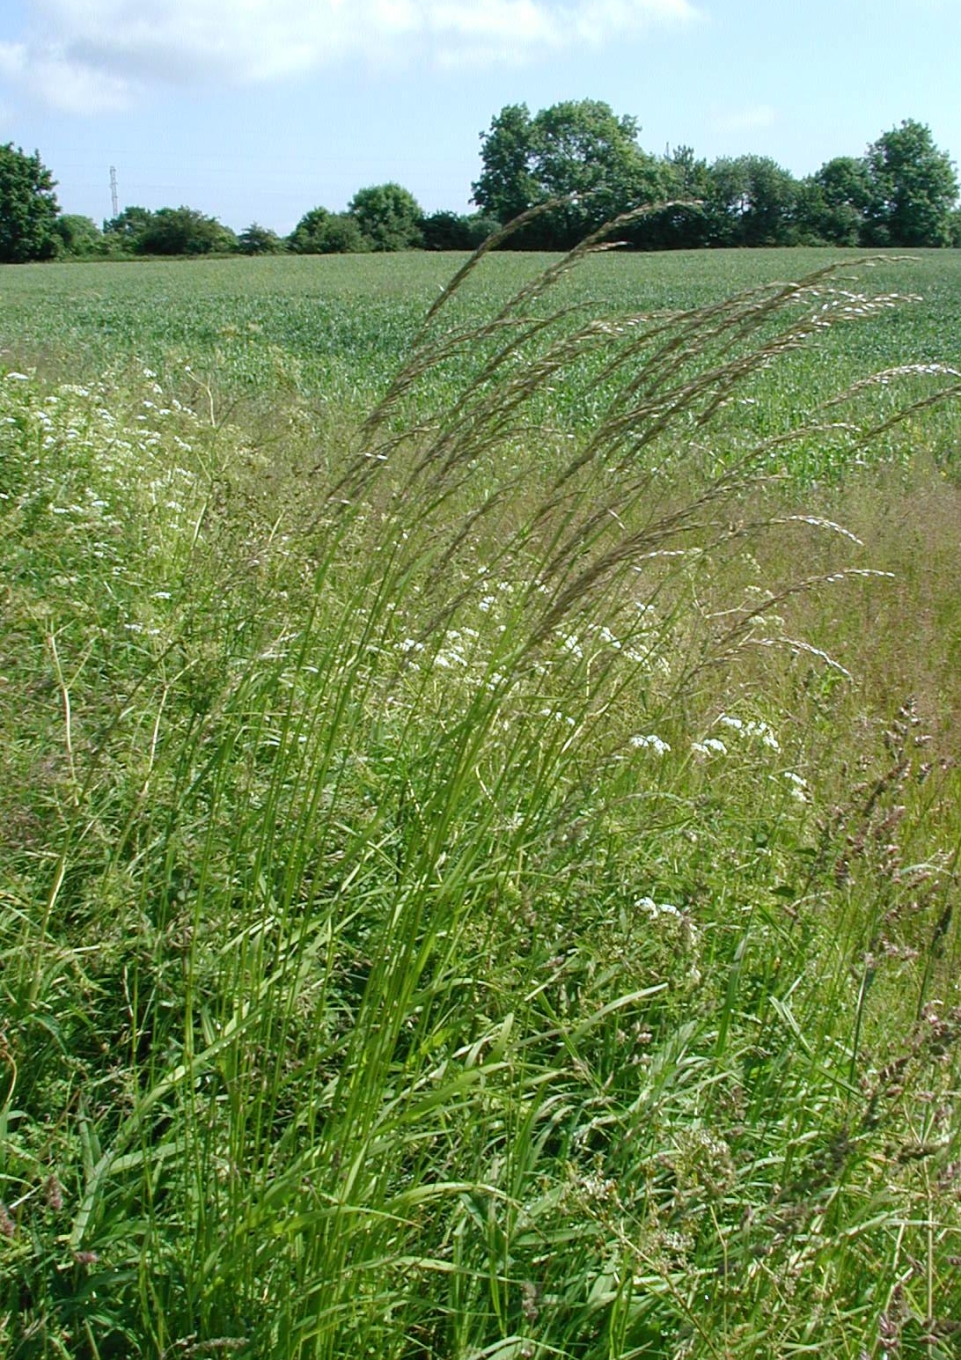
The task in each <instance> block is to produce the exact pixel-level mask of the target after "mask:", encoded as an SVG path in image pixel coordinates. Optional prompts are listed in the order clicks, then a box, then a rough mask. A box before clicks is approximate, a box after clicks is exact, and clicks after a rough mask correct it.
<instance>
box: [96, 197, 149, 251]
mask: <svg viewBox="0 0 961 1360" xmlns="http://www.w3.org/2000/svg"><path fill="white" fill-rule="evenodd" d="M152 216H153V214H152V213H151V212H150V211H149V209H147V208H138V207H129V208H124V209H123V211H122V212H121V213H119V214H118V216H116V217H112V218H110V219H109V220H108V221H106V222H104V224H103V233H104V236H105V237H106V238H107V241H108V244H109V245H114V244H116V245H118V246H119V248H120V249H121V250H122V251H124V252H125V253H128V252H129V253H130V254H138V253H139V250H140V241H141V239H142V237H143V235H144V233H145V232H146V231H147V228H148V227H149V225H150V219H151V218H152Z"/></svg>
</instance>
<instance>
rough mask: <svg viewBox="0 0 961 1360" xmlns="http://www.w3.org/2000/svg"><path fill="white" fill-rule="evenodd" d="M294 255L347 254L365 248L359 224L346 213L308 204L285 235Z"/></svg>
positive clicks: (365, 244)
mask: <svg viewBox="0 0 961 1360" xmlns="http://www.w3.org/2000/svg"><path fill="white" fill-rule="evenodd" d="M287 244H288V246H289V247H290V249H291V250H292V251H294V252H295V253H296V254H297V255H347V254H352V253H354V252H356V251H360V250H367V249H369V247H368V245H367V243H366V242H365V240H364V237H363V235H362V233H361V230H360V227H359V226H358V225H357V223H356V221H355V220H354V219H353V218H352V217H350V216H349V215H348V214H347V213H332V212H328V211H327V209H326V208H311V210H310V212H308V213H304V215H303V217H302V218H301V219H300V221H299V222H298V223H297V225H296V227H294V229H293V231H292V232H291V233H290V235H289V236H288V237H287Z"/></svg>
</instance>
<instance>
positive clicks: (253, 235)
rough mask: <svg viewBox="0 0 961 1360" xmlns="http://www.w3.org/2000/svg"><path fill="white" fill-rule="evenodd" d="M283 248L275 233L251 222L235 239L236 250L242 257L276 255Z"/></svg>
mask: <svg viewBox="0 0 961 1360" xmlns="http://www.w3.org/2000/svg"><path fill="white" fill-rule="evenodd" d="M283 248H284V243H283V241H281V239H280V237H279V236H278V235H277V233H276V232H275V231H271V230H270V228H269V227H262V226H261V225H260V223H259V222H251V224H250V226H249V227H245V228H244V230H243V231H242V232H241V233H240V235H239V236H238V237H237V249H238V250H239V251H240V253H241V254H242V255H276V254H277V252H278V251H281V250H283Z"/></svg>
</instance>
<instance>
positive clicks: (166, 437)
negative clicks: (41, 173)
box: [0, 250, 961, 1360]
mask: <svg viewBox="0 0 961 1360" xmlns="http://www.w3.org/2000/svg"><path fill="white" fill-rule="evenodd" d="M464 259H465V257H461V256H457V257H455V256H432V255H418V254H410V255H392V256H353V257H342V258H340V257H338V258H334V257H330V258H271V259H264V260H246V259H245V260H240V259H230V260H216V261H204V262H200V261H171V262H151V263H138V264H134V263H124V264H108V263H102V264H92V265H80V264H71V265H44V266H23V267H16V268H14V267H11V268H9V269H5V270H4V271H3V272H2V273H0V526H2V533H0V604H2V612H0V733H2V742H0V1354H2V1355H3V1356H4V1357H7V1356H9V1357H11V1360H34V1358H35V1357H36V1358H37V1360H40V1358H42V1360H46V1358H47V1357H51V1360H52V1357H58V1360H107V1357H123V1358H124V1360H126V1358H127V1357H145V1358H146V1357H150V1360H173V1358H174V1357H181V1356H183V1357H189V1356H198V1357H200V1356H209V1355H236V1356H239V1357H248V1360H355V1357H358V1356H372V1357H378V1360H381V1358H383V1360H495V1358H496V1360H522V1357H523V1358H524V1360H527V1358H529V1357H536V1360H547V1358H548V1357H569V1360H628V1357H637V1358H638V1360H640V1358H641V1357H643V1358H644V1360H756V1357H768V1356H770V1357H781V1356H784V1357H788V1356H791V1357H793V1356H802V1355H816V1356H818V1357H824V1358H825V1360H855V1357H856V1358H857V1360H861V1357H870V1360H883V1358H885V1357H889V1356H894V1355H897V1356H899V1357H901V1358H902V1360H922V1357H923V1360H949V1357H952V1356H954V1355H956V1354H957V1348H958V1344H959V1341H958V1338H959V1336H961V1283H959V1280H961V1274H959V1271H958V1261H959V1259H961V1105H959V1092H961V985H959V964H961V934H959V920H958V911H957V897H958V881H959V854H961V773H959V764H958V762H959V760H961V589H959V569H958V544H959V541H961V473H959V468H961V463H959V458H961V405H959V396H961V377H959V373H961V257H959V255H958V253H957V252H950V251H943V252H921V253H920V254H919V256H918V257H917V258H916V259H913V260H903V261H902V260H894V259H887V260H881V261H875V262H870V263H864V262H860V261H859V257H856V256H854V255H853V254H844V253H838V252H825V251H813V250H812V251H806V250H796V251H773V250H772V251H759V252H749V251H744V252H737V253H735V252H716V253H692V254H684V253H679V254H676V255H656V256H655V255H651V256H644V255H618V254H617V253H613V252H612V253H604V254H597V255H593V256H591V257H589V258H586V259H583V260H580V261H579V262H577V261H575V262H573V263H574V264H576V267H575V268H571V269H569V270H568V269H565V270H563V271H561V272H558V271H557V270H556V266H557V265H558V257H553V256H552V257H547V256H543V257H535V256H523V255H510V254H507V253H504V254H501V255H494V256H492V257H490V258H487V259H485V260H482V261H481V262H480V264H479V266H478V267H477V268H476V269H475V270H473V271H472V272H470V273H469V274H468V275H467V277H466V278H464V279H463V280H462V281H461V282H460V284H459V285H458V287H457V288H456V289H455V290H454V291H453V292H452V293H450V294H445V293H444V291H443V290H444V288H445V286H446V285H447V283H448V282H449V281H450V279H451V277H452V275H453V273H454V271H455V270H456V269H458V268H459V267H460V266H461V265H463V263H464ZM828 266H831V267H832V269H831V271H829V272H823V271H824V270H825V269H826V268H827V267H828ZM544 271H547V275H548V277H544ZM554 272H557V273H558V276H557V277H556V278H555V277H553V276H552V275H553V273H554ZM815 275H817V277H815ZM802 278H803V279H804V280H805V281H804V282H803V283H802V284H801V285H799V286H789V285H790V283H791V281H793V280H798V279H802ZM538 279H540V280H541V282H542V284H543V286H540V285H537V286H535V284H536V281H537V280H538ZM432 305H436V307H435V315H434V316H433V317H432V319H431V320H430V322H429V324H427V325H426V327H425V325H424V324H423V323H424V317H425V313H426V311H427V309H428V308H430V307H431V306H432Z"/></svg>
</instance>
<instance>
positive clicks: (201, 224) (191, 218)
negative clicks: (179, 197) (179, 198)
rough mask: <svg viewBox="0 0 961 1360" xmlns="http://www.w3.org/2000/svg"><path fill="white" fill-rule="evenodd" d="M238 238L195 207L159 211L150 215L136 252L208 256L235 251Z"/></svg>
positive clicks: (139, 238)
mask: <svg viewBox="0 0 961 1360" xmlns="http://www.w3.org/2000/svg"><path fill="white" fill-rule="evenodd" d="M236 247H237V237H236V236H235V235H234V233H233V232H232V231H231V230H230V228H229V227H225V226H223V225H222V224H221V223H220V222H218V221H217V219H216V218H215V217H207V216H206V215H205V214H204V213H202V212H198V211H197V210H196V209H195V208H185V207H181V208H160V209H158V211H157V212H154V213H151V214H150V216H149V218H148V220H147V222H146V224H145V225H144V227H143V229H142V231H141V232H140V234H139V236H138V238H137V243H136V247H135V249H136V250H137V252H138V253H139V254H142V255H210V254H212V253H213V252H219V253H225V252H229V251H232V250H235V249H236Z"/></svg>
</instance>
